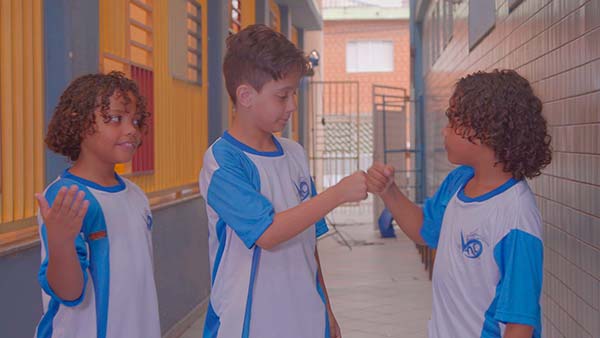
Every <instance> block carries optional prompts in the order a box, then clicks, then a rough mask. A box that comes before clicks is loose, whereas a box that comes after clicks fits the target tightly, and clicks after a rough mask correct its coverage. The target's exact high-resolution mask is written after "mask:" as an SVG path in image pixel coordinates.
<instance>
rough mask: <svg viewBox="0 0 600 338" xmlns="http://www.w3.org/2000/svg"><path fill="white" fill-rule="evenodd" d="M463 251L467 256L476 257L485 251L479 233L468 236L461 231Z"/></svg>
mask: <svg viewBox="0 0 600 338" xmlns="http://www.w3.org/2000/svg"><path fill="white" fill-rule="evenodd" d="M460 243H461V248H462V253H463V255H465V257H467V258H471V259H475V258H477V257H479V256H481V253H482V252H483V242H482V241H481V239H480V238H479V236H478V235H477V234H471V235H468V236H467V238H465V236H464V235H463V233H462V231H461V232H460Z"/></svg>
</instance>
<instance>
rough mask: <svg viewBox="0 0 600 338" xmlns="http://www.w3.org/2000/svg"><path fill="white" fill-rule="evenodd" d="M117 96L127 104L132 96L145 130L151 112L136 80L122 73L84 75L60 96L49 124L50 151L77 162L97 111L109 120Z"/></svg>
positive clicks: (47, 139)
mask: <svg viewBox="0 0 600 338" xmlns="http://www.w3.org/2000/svg"><path fill="white" fill-rule="evenodd" d="M114 93H122V94H123V100H124V101H125V103H126V104H129V102H130V101H131V99H130V97H129V95H125V94H126V93H131V94H132V95H133V97H134V98H135V101H136V114H138V115H139V116H140V124H139V128H140V129H141V130H142V131H145V130H146V119H147V118H148V117H149V116H150V113H149V112H147V111H146V100H145V99H144V98H143V97H142V96H141V95H140V93H139V90H138V87H137V85H136V84H135V82H134V81H133V80H130V79H128V78H126V77H125V74H123V73H121V72H110V73H109V74H89V75H83V76H81V77H79V78H77V79H75V80H73V82H71V84H69V86H68V87H67V89H65V91H64V92H63V93H62V95H61V96H60V100H59V102H58V105H57V106H56V108H55V109H54V114H53V115H52V119H51V120H50V123H49V124H48V132H47V134H46V139H45V142H46V145H48V148H50V150H52V151H54V152H56V153H59V154H62V155H64V156H66V157H68V158H69V159H70V160H71V161H76V160H77V159H78V158H79V154H80V153H81V142H82V141H83V139H84V138H85V136H86V135H89V134H92V133H94V131H95V124H96V117H95V115H94V112H95V110H96V109H97V108H100V112H101V114H102V117H103V118H104V119H105V120H106V121H108V110H109V109H110V97H111V96H112V95H113V94H114Z"/></svg>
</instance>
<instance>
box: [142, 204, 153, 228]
mask: <svg viewBox="0 0 600 338" xmlns="http://www.w3.org/2000/svg"><path fill="white" fill-rule="evenodd" d="M144 221H145V222H146V227H148V230H152V224H153V220H152V212H151V211H150V209H146V211H145V213H144Z"/></svg>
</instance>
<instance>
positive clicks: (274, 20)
mask: <svg viewBox="0 0 600 338" xmlns="http://www.w3.org/2000/svg"><path fill="white" fill-rule="evenodd" d="M279 16H280V12H279V6H278V5H277V4H276V3H275V1H273V0H269V26H271V28H273V29H274V30H276V31H278V32H280V31H281V23H280V18H279Z"/></svg>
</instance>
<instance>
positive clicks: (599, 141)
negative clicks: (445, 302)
mask: <svg viewBox="0 0 600 338" xmlns="http://www.w3.org/2000/svg"><path fill="white" fill-rule="evenodd" d="M437 1H443V0H432V1H430V5H429V9H428V11H427V14H426V19H425V23H424V25H423V26H424V31H425V33H424V42H423V44H424V46H428V45H429V43H430V39H428V38H427V36H428V34H427V32H428V30H429V29H431V27H435V25H433V24H432V22H431V18H432V11H433V8H434V6H435V4H436V2H437ZM471 1H474V0H471ZM468 15H469V13H468V1H463V2H462V3H461V4H459V5H455V6H454V11H453V16H454V29H453V34H452V39H451V40H450V42H449V43H448V44H447V46H446V47H445V48H443V50H442V51H441V54H440V56H439V58H438V59H437V60H436V61H435V62H434V63H433V64H432V62H431V61H430V60H431V58H429V59H427V51H426V50H427V47H424V51H425V54H426V55H425V61H424V77H425V86H426V98H425V102H426V103H425V111H426V135H427V144H426V147H427V153H428V156H426V158H427V183H428V194H432V193H433V192H434V191H435V189H436V188H437V187H438V186H439V184H440V182H441V180H442V179H443V178H444V176H445V175H446V174H447V172H448V171H449V170H451V168H452V166H451V165H450V164H449V163H448V162H447V160H446V155H445V153H444V150H443V140H442V137H441V133H440V129H441V127H442V126H444V124H445V123H446V119H445V116H444V114H443V111H444V109H445V108H446V106H447V102H448V100H447V99H448V97H449V95H450V93H451V91H452V85H453V84H454V83H455V82H456V80H457V79H458V78H459V77H461V76H464V75H466V74H468V73H471V72H474V71H477V70H492V69H494V68H512V69H516V70H517V71H518V72H519V73H520V74H521V75H523V76H525V77H526V78H527V79H529V81H530V82H531V83H532V85H533V87H534V90H535V91H536V93H537V94H538V96H539V97H540V98H541V99H542V101H543V102H544V114H545V116H546V119H547V120H548V124H549V132H550V133H551V135H552V137H553V142H552V146H553V149H554V153H553V162H552V164H551V165H550V166H549V167H548V168H547V169H546V170H544V172H543V175H542V176H541V177H539V178H536V179H534V180H532V181H531V182H530V185H531V186H532V188H533V190H534V192H535V194H536V196H537V202H538V206H539V208H540V210H541V213H542V216H543V220H544V231H545V234H544V241H545V262H544V265H545V266H544V293H543V300H542V302H543V312H544V313H543V322H544V336H545V337H549V338H553V337H565V338H576V337H586V338H598V337H600V136H599V135H600V1H599V0H588V1H585V0H524V1H523V2H522V3H521V4H520V5H519V6H518V7H516V8H515V9H514V10H513V11H512V12H510V13H509V10H508V0H496V25H495V27H494V28H493V30H492V31H491V32H490V33H489V35H487V36H486V37H485V38H484V40H483V41H482V42H481V43H480V44H479V45H477V46H476V47H475V48H474V49H473V50H471V51H469V43H468V27H467V24H468ZM429 36H432V35H429Z"/></svg>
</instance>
